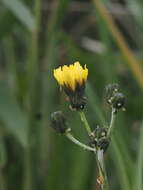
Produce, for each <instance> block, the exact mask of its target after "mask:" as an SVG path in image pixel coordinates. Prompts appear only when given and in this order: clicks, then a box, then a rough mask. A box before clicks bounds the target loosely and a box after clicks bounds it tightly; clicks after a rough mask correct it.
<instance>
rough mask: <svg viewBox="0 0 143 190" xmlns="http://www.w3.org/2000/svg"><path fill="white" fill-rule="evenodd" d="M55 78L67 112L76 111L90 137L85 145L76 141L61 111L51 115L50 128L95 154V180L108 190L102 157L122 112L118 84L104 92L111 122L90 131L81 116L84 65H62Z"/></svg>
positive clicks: (86, 72)
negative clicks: (96, 174)
mask: <svg viewBox="0 0 143 190" xmlns="http://www.w3.org/2000/svg"><path fill="white" fill-rule="evenodd" d="M54 77H55V79H56V80H57V82H58V84H59V85H60V86H61V88H62V89H63V90H64V92H65V94H66V95H67V97H68V100H69V104H70V106H69V107H70V109H71V110H72V111H77V113H78V114H79V116H80V118H81V121H82V123H83V126H84V127H85V129H86V131H87V134H88V136H89V139H90V142H89V144H88V145H86V144H84V143H82V142H80V141H79V140H77V139H76V138H75V137H74V136H73V134H72V130H71V128H70V127H69V125H68V123H67V121H66V118H65V117H64V114H63V112H62V111H56V112H54V113H52V114H51V126H52V127H53V128H54V129H55V130H56V131H57V132H58V133H60V134H63V135H65V136H66V137H67V138H68V139H69V140H70V141H72V142H73V143H75V144H76V145H78V146H79V147H81V148H83V149H84V150H87V151H90V152H92V153H94V155H95V158H96V162H97V167H98V172H99V175H98V177H97V186H99V188H100V189H102V190H104V189H108V188H109V187H108V180H107V175H106V169H105V166H104V155H105V153H106V151H107V150H108V147H109V144H110V141H111V139H112V138H111V137H112V131H113V127H114V122H115V118H116V115H117V113H118V111H119V110H120V109H122V110H125V108H124V105H125V97H124V94H123V93H122V92H121V90H120V88H119V85H118V84H109V85H107V86H106V88H105V100H106V102H107V103H108V104H109V106H110V107H111V120H110V123H109V126H106V127H105V126H103V127H100V126H97V127H96V128H95V129H94V130H92V129H91V127H90V125H89V123H88V121H87V119H86V116H85V113H84V112H83V110H84V108H85V105H86V103H87V98H86V97H85V87H86V81H87V77H88V69H87V68H86V65H85V66H84V67H82V66H81V65H80V63H79V62H75V63H74V64H71V65H69V66H67V65H64V66H60V67H59V68H57V69H55V70H54Z"/></svg>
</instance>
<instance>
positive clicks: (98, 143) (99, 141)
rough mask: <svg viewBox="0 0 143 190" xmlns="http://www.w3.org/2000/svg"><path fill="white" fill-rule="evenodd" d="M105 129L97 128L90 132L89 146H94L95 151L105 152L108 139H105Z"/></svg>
mask: <svg viewBox="0 0 143 190" xmlns="http://www.w3.org/2000/svg"><path fill="white" fill-rule="evenodd" d="M107 130H108V129H107V128H100V127H99V126H97V127H96V128H95V130H94V131H93V132H92V136H91V139H92V140H91V142H90V144H91V146H95V147H96V148H97V149H101V150H103V151H104V152H106V150H107V148H108V146H109V139H108V138H107Z"/></svg>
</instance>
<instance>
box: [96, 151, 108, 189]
mask: <svg viewBox="0 0 143 190" xmlns="http://www.w3.org/2000/svg"><path fill="white" fill-rule="evenodd" d="M96 161H97V166H98V170H99V177H100V180H101V181H100V182H101V189H102V190H105V189H106V190H107V189H108V179H107V175H106V170H105V166H104V155H103V150H101V149H99V150H97V154H96Z"/></svg>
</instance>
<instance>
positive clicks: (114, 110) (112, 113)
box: [107, 108, 116, 138]
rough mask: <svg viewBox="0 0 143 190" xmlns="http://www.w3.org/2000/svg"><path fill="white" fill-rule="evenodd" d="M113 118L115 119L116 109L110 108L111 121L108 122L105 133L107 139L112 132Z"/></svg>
mask: <svg viewBox="0 0 143 190" xmlns="http://www.w3.org/2000/svg"><path fill="white" fill-rule="evenodd" d="M115 118H116V109H115V108H112V112H111V121H110V125H109V128H108V131H107V138H109V136H110V134H111V132H112V130H113V127H114V122H115Z"/></svg>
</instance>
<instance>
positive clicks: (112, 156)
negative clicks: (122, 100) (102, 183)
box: [0, 0, 143, 190]
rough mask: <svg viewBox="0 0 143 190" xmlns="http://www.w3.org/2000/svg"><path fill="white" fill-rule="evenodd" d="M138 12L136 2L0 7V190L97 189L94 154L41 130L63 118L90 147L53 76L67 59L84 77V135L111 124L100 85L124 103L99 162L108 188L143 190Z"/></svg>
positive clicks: (14, 2)
mask: <svg viewBox="0 0 143 190" xmlns="http://www.w3.org/2000/svg"><path fill="white" fill-rule="evenodd" d="M142 10H143V2H142V0H103V1H102V0H93V1H88V0H75V1H72V0H71V1H70V0H0V41H1V43H0V190H56V189H58V190H89V189H91V190H98V189H97V188H96V176H97V175H98V173H97V166H96V162H95V157H94V155H93V154H92V153H88V152H86V151H83V150H81V149H80V148H79V147H77V146H76V145H74V144H72V143H71V142H69V140H68V139H66V138H65V137H64V136H61V135H58V134H57V133H55V131H54V130H53V129H51V128H50V127H49V125H50V122H49V120H50V113H52V112H53V111H57V110H63V111H64V113H65V114H66V117H67V119H68V122H69V123H70V127H71V128H72V130H73V132H74V134H75V136H76V137H77V138H78V139H80V140H81V141H82V142H85V143H88V138H87V134H86V132H85V130H84V129H83V127H82V123H81V121H80V118H79V117H78V115H77V113H76V112H72V111H70V110H69V107H68V103H67V102H66V101H65V96H64V94H63V93H61V92H60V90H59V86H58V85H57V82H56V81H55V79H54V78H53V69H54V68H56V67H57V66H59V65H63V64H71V63H73V62H75V61H80V63H81V64H82V65H84V64H86V65H87V67H88V69H89V77H88V84H87V88H86V94H87V97H88V104H87V107H86V109H85V113H86V115H87V118H88V120H89V123H90V125H91V127H92V129H94V128H95V127H96V125H100V126H107V125H108V124H109V121H110V112H111V110H110V108H109V107H108V105H107V104H106V103H105V101H104V87H105V85H106V84H108V83H115V82H117V83H119V84H120V87H121V89H122V91H123V92H124V94H125V95H126V112H119V114H118V116H117V119H116V123H115V130H114V134H113V141H112V142H111V145H110V147H109V149H108V151H107V153H106V155H105V163H106V169H107V174H108V178H109V184H110V189H111V190H142V189H143V184H142V178H143V177H142V173H143V171H142V170H143V123H142V120H143V113H142V112H143V93H142V90H143V70H142V63H143V53H142V51H143V20H142V18H143V11H142Z"/></svg>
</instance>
